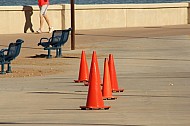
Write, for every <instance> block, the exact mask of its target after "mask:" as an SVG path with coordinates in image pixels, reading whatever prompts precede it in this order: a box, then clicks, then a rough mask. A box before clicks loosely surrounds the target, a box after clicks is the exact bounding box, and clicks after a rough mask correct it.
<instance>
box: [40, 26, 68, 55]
mask: <svg viewBox="0 0 190 126" xmlns="http://www.w3.org/2000/svg"><path fill="white" fill-rule="evenodd" d="M70 31H71V28H69V29H65V30H54V31H53V33H52V37H51V38H41V39H40V42H39V43H38V46H39V45H41V46H43V47H44V50H47V51H48V56H47V58H51V57H52V56H51V50H56V58H58V57H61V56H62V49H61V46H63V45H64V44H65V43H66V42H67V41H68V38H69V33H70Z"/></svg>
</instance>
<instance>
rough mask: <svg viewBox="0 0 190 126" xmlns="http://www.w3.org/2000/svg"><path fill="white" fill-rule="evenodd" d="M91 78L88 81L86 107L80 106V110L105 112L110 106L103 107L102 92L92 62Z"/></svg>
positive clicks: (96, 69)
mask: <svg viewBox="0 0 190 126" xmlns="http://www.w3.org/2000/svg"><path fill="white" fill-rule="evenodd" d="M90 74H91V78H90V80H89V83H90V84H89V89H88V96H87V102H86V106H80V108H81V109H82V110H87V109H88V110H99V109H104V110H107V109H109V108H110V106H104V101H103V99H102V92H101V88H100V84H99V83H98V68H97V66H96V64H95V62H93V63H92V64H91V69H90Z"/></svg>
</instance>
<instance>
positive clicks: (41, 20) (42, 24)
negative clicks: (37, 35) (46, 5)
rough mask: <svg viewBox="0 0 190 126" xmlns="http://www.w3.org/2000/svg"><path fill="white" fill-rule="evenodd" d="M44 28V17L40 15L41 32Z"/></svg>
mask: <svg viewBox="0 0 190 126" xmlns="http://www.w3.org/2000/svg"><path fill="white" fill-rule="evenodd" d="M43 26H44V17H43V15H42V14H40V28H39V30H40V31H42V28H43Z"/></svg>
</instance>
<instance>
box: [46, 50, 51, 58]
mask: <svg viewBox="0 0 190 126" xmlns="http://www.w3.org/2000/svg"><path fill="white" fill-rule="evenodd" d="M47 58H48V59H49V58H51V50H50V49H48V56H47Z"/></svg>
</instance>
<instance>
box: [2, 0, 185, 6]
mask: <svg viewBox="0 0 190 126" xmlns="http://www.w3.org/2000/svg"><path fill="white" fill-rule="evenodd" d="M180 2H188V0H149V1H147V0H141V1H140V2H139V1H137V0H91V1H86V0H75V4H81V5H85V4H154V3H180ZM69 3H70V1H68V0H52V1H50V4H51V5H54V4H69ZM26 5H37V1H36V0H35V1H26V0H14V1H12V0H6V1H4V0H3V1H2V0H1V1H0V6H26Z"/></svg>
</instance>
